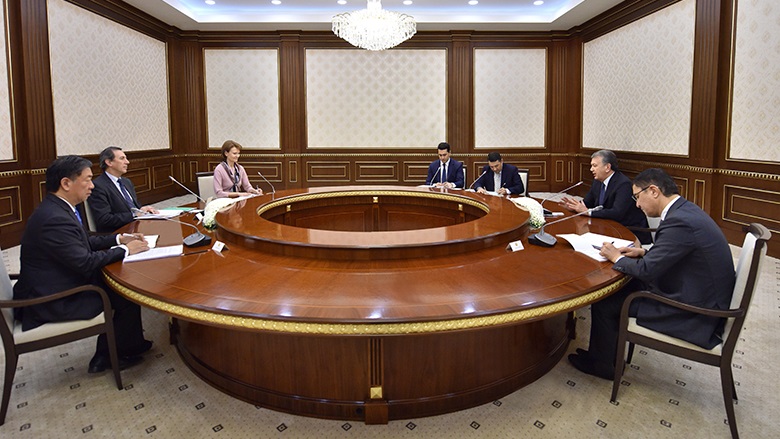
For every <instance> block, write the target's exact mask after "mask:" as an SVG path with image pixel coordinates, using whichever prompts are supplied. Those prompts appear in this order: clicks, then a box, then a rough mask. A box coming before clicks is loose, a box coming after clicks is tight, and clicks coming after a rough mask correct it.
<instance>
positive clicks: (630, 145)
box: [582, 0, 696, 155]
mask: <svg viewBox="0 0 780 439" xmlns="http://www.w3.org/2000/svg"><path fill="white" fill-rule="evenodd" d="M695 20H696V2H695V0H683V1H681V2H679V3H676V4H673V5H671V6H669V7H666V8H664V9H662V10H660V11H658V12H656V13H653V14H651V15H649V16H647V17H645V18H642V19H640V20H638V21H635V22H633V23H631V24H628V25H626V26H624V27H621V28H619V29H617V30H615V31H612V32H610V33H608V34H606V35H604V36H602V37H599V38H597V39H595V40H592V41H589V42H587V43H585V45H584V54H583V58H584V61H583V63H584V64H583V133H582V135H583V140H582V143H583V146H584V147H586V148H598V149H601V148H607V149H612V150H618V151H633V152H650V153H661V154H675V155H687V154H688V139H689V134H690V126H691V94H692V84H693V47H694V29H695Z"/></svg>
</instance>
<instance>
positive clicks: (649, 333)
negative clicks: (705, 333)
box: [628, 317, 723, 355]
mask: <svg viewBox="0 0 780 439" xmlns="http://www.w3.org/2000/svg"><path fill="white" fill-rule="evenodd" d="M628 330H629V332H633V333H635V334H639V335H644V336H645V337H649V338H653V339H655V340H660V341H662V342H664V343H669V344H671V345H676V346H680V347H682V348H685V349H691V350H694V351H699V352H704V353H707V354H712V355H720V354H721V351H722V349H723V343H721V344H719V345H717V346H715V347H714V348H712V349H704V348H702V347H699V346H696V345H695V344H693V343H688V342H687V341H684V340H680V339H679V338H674V337H672V336H669V335H666V334H661V333H660V332H655V331H653V330H652V329H647V328H645V327H644V326H639V325H637V323H636V318H635V317H629V319H628Z"/></svg>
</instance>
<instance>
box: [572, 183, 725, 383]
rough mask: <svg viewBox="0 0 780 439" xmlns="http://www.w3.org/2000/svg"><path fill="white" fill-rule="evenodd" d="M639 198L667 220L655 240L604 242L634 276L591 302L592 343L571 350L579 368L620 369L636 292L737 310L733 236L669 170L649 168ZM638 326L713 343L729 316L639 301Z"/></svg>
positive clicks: (608, 374) (599, 372) (606, 252)
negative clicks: (620, 348)
mask: <svg viewBox="0 0 780 439" xmlns="http://www.w3.org/2000/svg"><path fill="white" fill-rule="evenodd" d="M633 198H634V199H636V204H637V205H638V206H639V207H640V208H641V209H642V210H643V211H644V212H645V213H647V214H648V215H649V216H658V217H660V218H661V224H660V226H659V227H658V230H657V231H656V234H655V244H654V245H653V247H652V248H650V249H649V250H644V249H642V248H641V247H625V248H619V249H616V248H615V247H614V246H612V245H611V244H609V243H604V246H603V247H602V249H601V254H602V256H604V257H606V258H607V259H609V260H610V261H612V262H614V264H615V265H614V266H613V269H614V270H617V271H620V272H622V273H625V274H627V275H629V276H632V277H633V279H632V280H631V282H629V283H628V284H627V285H626V287H624V288H623V289H622V290H621V291H619V292H617V293H615V294H613V295H612V296H610V297H607V298H606V299H604V300H602V301H600V302H596V303H594V304H593V305H592V306H591V315H592V325H591V331H590V348H589V350H587V351H584V350H578V353H577V354H571V355H569V361H570V362H571V363H572V364H573V365H574V367H576V368H577V369H579V370H581V371H583V372H585V373H588V374H591V375H595V376H598V377H601V378H605V379H609V380H611V379H612V378H613V374H614V372H615V368H614V360H615V354H616V350H617V336H618V329H619V328H618V322H619V320H620V310H621V307H622V306H623V301H624V300H625V298H626V296H628V294H629V293H631V292H633V291H637V290H650V291H652V292H654V293H656V294H658V295H660V296H664V297H668V298H670V299H673V300H677V301H680V302H683V303H687V304H689V305H693V306H698V307H701V308H709V309H720V310H725V309H728V308H729V303H730V302H731V295H732V292H733V289H734V283H735V280H736V277H735V274H734V262H733V260H732V256H731V250H730V249H729V245H728V242H727V241H726V237H725V236H723V232H722V231H721V230H720V228H718V225H717V224H715V221H713V220H712V218H710V217H709V216H708V215H707V214H706V213H705V212H704V211H702V210H701V209H700V208H699V207H698V206H696V205H695V204H693V203H691V202H690V201H688V200H686V199H684V198H682V197H681V196H680V195H679V192H678V190H677V185H676V184H675V183H674V180H672V178H671V177H669V175H667V174H666V173H665V172H664V171H663V170H661V169H657V168H653V169H647V170H645V171H642V172H641V173H640V174H639V175H638V176H637V177H636V178H635V179H634V185H633ZM629 312H630V314H631V315H632V316H635V317H636V318H637V324H639V325H640V326H644V327H646V328H649V329H652V330H654V331H657V332H661V333H664V334H668V335H670V336H672V337H676V338H680V339H682V340H685V341H688V342H690V343H693V344H695V345H697V346H701V347H703V348H705V349H712V348H713V347H715V346H716V345H717V344H718V343H720V342H721V338H720V337H721V334H722V333H723V323H724V322H723V319H720V318H715V317H707V316H701V315H697V314H691V313H689V312H687V311H681V310H678V309H676V308H672V307H670V306H668V305H664V304H662V303H660V302H656V301H650V300H638V301H635V302H632V306H631V309H630V310H629Z"/></svg>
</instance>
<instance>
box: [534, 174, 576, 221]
mask: <svg viewBox="0 0 780 439" xmlns="http://www.w3.org/2000/svg"><path fill="white" fill-rule="evenodd" d="M581 184H582V181H580V182H579V183H576V184H573V185H571V186H569V187H567V188H566V189H564V190H562V191H560V192H557V193H554V194H552V195H550V196H549V197H547V198H545V199H544V200H542V202H541V203H539V205H540V206H542V205H543V204H544V202H545V201H547V200H549V199H550V198H552V197H554V196H556V195H560V194H563V193H566V192H567V191H569V190H570V189H574V188H575V187H577V186H579V185H581ZM542 213H543V214H544V216H552V212H550V211H549V210H547V209H545V208H544V206H542Z"/></svg>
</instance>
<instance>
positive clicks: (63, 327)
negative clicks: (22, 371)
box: [14, 313, 106, 344]
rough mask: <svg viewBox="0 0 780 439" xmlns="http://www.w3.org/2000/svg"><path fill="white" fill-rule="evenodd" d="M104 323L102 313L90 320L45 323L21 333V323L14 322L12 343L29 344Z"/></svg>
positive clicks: (104, 319)
mask: <svg viewBox="0 0 780 439" xmlns="http://www.w3.org/2000/svg"><path fill="white" fill-rule="evenodd" d="M105 322H106V318H105V316H104V313H100V314H98V315H96V316H95V317H94V318H92V319H90V320H70V321H67V322H56V323H45V324H43V325H41V326H39V327H37V328H35V329H30V330H29V331H22V322H20V321H15V322H14V342H16V344H22V343H29V342H31V341H36V340H41V339H44V338H50V337H54V336H57V335H60V334H67V333H70V332H74V331H78V330H79V329H84V328H89V327H92V326H97V325H100V324H103V323H105Z"/></svg>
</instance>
